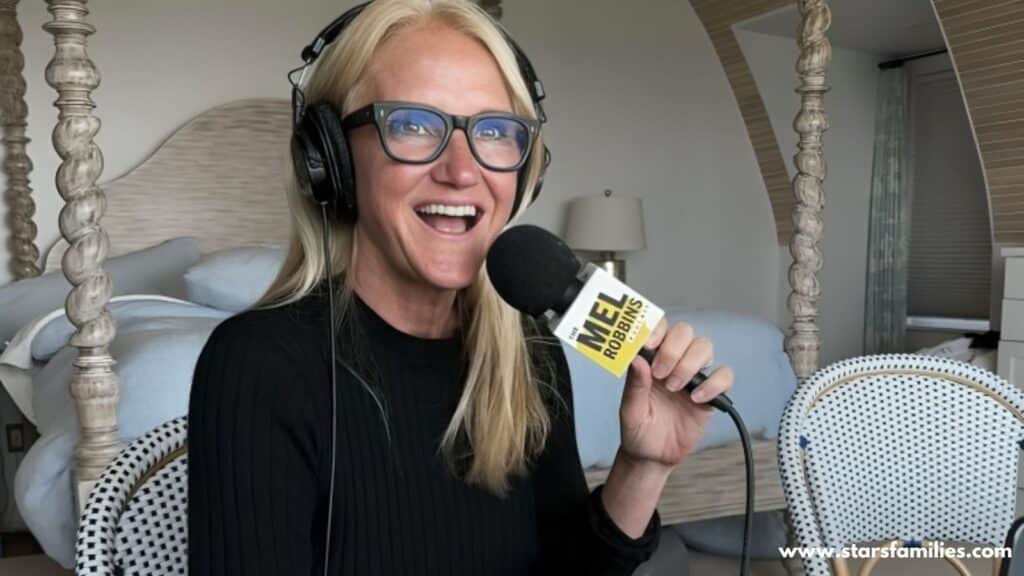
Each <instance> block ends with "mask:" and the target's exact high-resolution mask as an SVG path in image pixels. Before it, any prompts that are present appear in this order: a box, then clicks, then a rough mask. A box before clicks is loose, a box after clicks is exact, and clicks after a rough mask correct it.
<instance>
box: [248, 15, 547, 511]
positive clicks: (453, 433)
mask: <svg viewBox="0 0 1024 576" xmlns="http://www.w3.org/2000/svg"><path fill="white" fill-rule="evenodd" d="M433 22H436V23H441V24H444V25H447V26H449V27H451V28H453V29H455V30H457V31H459V32H462V33H464V34H466V35H468V36H470V37H472V38H475V39H476V40H478V41H479V42H481V43H482V44H483V45H484V46H485V47H486V48H487V49H488V50H489V51H490V53H491V55H492V56H493V57H494V59H495V61H496V62H497V64H498V67H499V69H500V70H501V72H502V75H503V76H504V78H505V81H506V88H507V90H508V92H509V96H510V98H511V100H512V103H513V110H514V112H515V113H517V114H520V115H524V116H528V117H531V118H536V112H535V110H534V108H533V103H532V100H531V99H530V95H529V92H528V91H527V87H526V84H525V83H524V81H523V78H522V76H521V74H520V71H519V67H518V64H517V62H516V58H515V55H514V53H513V52H512V50H511V48H510V47H509V45H508V43H507V42H506V40H505V38H504V37H503V36H502V33H501V31H500V30H499V29H498V28H497V27H496V24H495V23H494V21H493V20H491V18H490V17H489V16H488V15H487V14H486V13H485V12H484V11H483V9H482V8H480V7H479V6H477V5H476V4H474V3H473V2H470V1H469V0H376V1H374V2H372V3H371V4H370V5H368V6H367V7H366V8H365V9H364V10H363V12H362V13H361V14H360V15H359V16H358V17H356V19H355V20H354V21H353V22H352V23H351V24H350V25H349V27H348V28H346V30H345V31H344V33H343V34H342V36H341V38H340V39H338V40H337V41H336V42H334V43H333V44H332V45H331V46H329V47H328V48H327V49H326V50H325V52H324V53H323V54H322V55H321V57H320V58H319V60H318V62H317V67H316V70H315V71H314V72H313V74H312V76H311V79H310V81H309V83H308V85H307V87H306V88H305V95H306V101H307V105H308V104H312V103H316V102H330V103H332V104H334V106H335V107H336V108H337V109H338V110H339V112H340V113H341V114H342V115H345V114H347V113H349V112H350V111H351V110H352V107H353V105H354V104H357V103H358V102H359V95H360V91H361V90H362V82H363V79H364V75H365V72H366V70H367V69H368V66H369V64H370V62H371V59H372V57H373V55H374V53H375V52H376V50H377V48H378V47H379V46H380V44H381V43H383V42H384V41H385V40H387V39H388V38H390V37H391V36H392V35H394V34H395V33H396V32H397V31H398V30H401V29H403V28H406V27H409V26H413V25H417V24H425V23H433ZM543 149H544V143H543V139H542V137H538V139H537V141H536V142H535V143H534V151H535V152H534V153H533V154H532V157H531V160H530V164H529V166H528V167H527V171H526V174H527V182H526V187H525V189H526V190H532V189H533V185H534V183H535V182H536V181H537V178H538V177H539V174H540V171H541V167H542V163H543V158H542V156H543V154H541V153H540V151H543ZM289 172H290V173H289V175H288V186H287V187H288V191H287V192H288V205H289V208H290V212H291V219H292V232H291V238H290V242H289V249H288V254H287V256H286V258H285V262H284V265H283V266H282V268H281V271H280V272H279V273H278V275H277V277H276V278H275V280H274V282H273V283H272V285H271V287H270V288H269V289H268V290H267V293H266V294H265V295H264V296H263V298H261V300H260V302H259V303H258V304H257V307H264V308H266V307H273V306H280V305H284V304H288V303H291V302H294V301H296V300H299V299H301V298H303V297H305V296H306V295H307V294H309V293H310V292H311V291H312V290H313V289H314V288H316V287H317V285H318V284H319V283H320V280H321V279H322V278H323V277H324V271H325V267H326V266H327V263H326V262H325V261H324V260H325V258H324V247H323V243H322V223H321V212H320V207H319V205H317V204H316V203H315V202H314V201H313V200H312V199H311V198H310V197H309V196H308V195H307V194H305V193H304V192H303V191H302V190H301V188H300V185H299V183H298V181H297V179H296V178H295V175H294V173H291V171H289ZM525 207H526V202H522V203H521V205H520V206H519V207H518V210H517V213H516V214H514V215H513V220H515V219H516V218H518V216H519V215H520V214H521V213H522V212H523V210H524V209H525ZM329 227H330V229H329V230H328V233H329V234H330V237H331V241H330V248H331V250H330V255H329V258H330V270H331V272H332V274H333V275H336V276H337V275H341V274H342V273H343V272H344V271H345V270H347V269H348V268H349V267H350V266H351V264H352V263H353V262H354V261H355V258H356V254H357V246H356V242H355V238H356V235H355V233H354V226H353V225H350V224H345V223H342V222H339V221H337V220H333V221H332V222H331V223H330V224H329ZM352 298H353V294H352V289H351V286H350V285H349V282H348V281H343V282H342V283H341V288H340V290H338V299H339V302H338V309H339V313H338V321H339V323H340V322H341V320H340V319H342V318H345V317H346V311H347V310H349V309H350V307H351V302H352ZM456 303H457V305H456V308H457V314H458V316H459V322H460V324H459V325H460V326H462V328H463V329H462V333H463V335H464V346H463V349H464V350H465V355H466V358H467V360H468V362H469V368H468V371H467V372H466V380H465V383H464V387H463V391H462V396H461V398H460V400H459V403H458V406H457V407H456V409H455V414H454V415H453V416H452V419H451V421H450V422H449V424H448V427H447V429H446V431H445V434H444V437H443V438H442V441H441V451H442V452H443V453H444V455H445V457H446V459H447V461H448V462H449V463H450V464H454V463H455V462H456V461H457V460H458V458H459V455H458V454H457V446H462V445H464V444H463V443H468V448H469V449H470V450H471V454H472V460H471V462H469V463H468V467H467V468H466V469H465V472H464V478H465V480H466V481H467V482H469V483H472V484H480V485H483V486H485V487H486V488H488V489H490V490H491V491H492V492H494V493H496V494H499V495H502V494H504V493H505V491H506V490H507V486H508V481H507V477H508V475H509V474H522V473H524V472H525V471H526V469H527V465H528V463H529V462H530V460H531V459H533V458H534V457H536V455H537V454H538V453H539V452H540V451H541V450H542V449H543V446H544V442H545V439H546V437H547V434H548V430H549V428H550V418H549V415H548V412H547V409H546V408H545V403H544V394H542V388H547V389H549V390H550V388H551V387H552V386H553V384H554V378H555V376H554V369H553V366H552V363H551V362H550V361H544V360H545V359H546V356H547V355H546V354H539V355H538V354H534V361H535V362H531V354H530V348H529V347H528V343H527V338H526V337H524V332H523V330H524V326H523V323H522V321H521V316H520V313H519V312H518V311H516V310H515V309H513V308H511V307H510V306H508V305H507V304H506V303H505V302H504V301H503V300H502V299H501V298H500V297H499V296H498V294H497V293H496V292H495V290H494V287H493V286H492V285H491V282H490V279H489V278H488V277H487V272H486V268H485V267H484V266H481V268H480V271H479V273H478V274H477V277H476V279H475V280H474V281H473V283H472V284H471V285H470V286H468V287H466V288H465V289H463V290H461V291H460V292H459V294H458V295H457V297H456ZM531 322H532V321H531ZM526 328H528V329H529V328H534V330H531V332H532V333H536V330H535V328H536V327H529V326H527V327H526ZM335 329H337V326H336V327H335ZM555 346H557V344H555ZM537 359H540V360H542V362H540V363H536V360H537ZM539 368H543V371H544V372H545V373H546V375H545V376H544V377H540V375H539V374H537V372H539ZM364 387H367V390H368V392H370V393H371V394H373V391H372V390H370V387H368V386H366V385H365V383H364ZM374 400H376V401H377V404H378V406H379V407H380V408H381V411H382V413H384V412H385V411H384V408H383V404H382V403H381V401H380V399H379V398H377V397H376V396H374ZM383 415H384V417H385V419H386V417H387V416H386V413H384V414H383Z"/></svg>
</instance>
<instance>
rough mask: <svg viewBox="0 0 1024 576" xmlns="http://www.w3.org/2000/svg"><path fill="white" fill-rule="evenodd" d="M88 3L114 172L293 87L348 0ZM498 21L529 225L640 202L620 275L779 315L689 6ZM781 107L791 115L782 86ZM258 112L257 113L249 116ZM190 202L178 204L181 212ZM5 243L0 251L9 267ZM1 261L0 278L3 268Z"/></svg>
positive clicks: (752, 184)
mask: <svg viewBox="0 0 1024 576" xmlns="http://www.w3.org/2000/svg"><path fill="white" fill-rule="evenodd" d="M303 2H304V6H302V8H301V9H298V8H296V6H295V4H294V3H291V2H289V3H284V2H275V1H270V0H264V1H261V2H253V1H251V0H246V1H242V0H228V1H224V2H217V3H210V2H205V1H203V0H182V1H178V2H173V3H167V2H160V3H143V2H130V3H124V2H114V1H113V0H94V1H93V2H90V9H91V11H92V14H91V20H92V22H94V23H95V24H96V26H97V29H98V33H97V34H96V35H94V36H92V37H91V38H90V41H89V53H90V55H91V56H92V58H93V59H94V61H95V62H96V63H97V65H98V67H99V68H100V72H101V74H102V75H103V81H102V84H101V86H100V87H99V89H98V90H96V91H95V92H94V95H93V98H94V100H95V101H96V103H97V109H96V113H97V115H98V116H99V117H100V119H101V120H102V122H103V128H102V129H101V131H100V132H99V134H98V136H97V137H96V141H97V143H98V144H99V145H100V147H101V149H102V151H103V154H104V157H105V161H106V167H105V169H104V171H103V178H102V180H107V179H110V178H113V177H116V176H117V175H119V174H122V173H124V172H125V171H127V170H128V169H130V168H131V167H132V166H133V165H134V164H136V163H137V162H139V161H140V160H142V159H143V158H144V157H145V156H146V155H147V154H148V153H150V152H151V151H152V150H153V149H154V147H156V146H157V145H158V144H159V142H160V141H161V140H162V139H163V138H164V137H166V136H167V135H168V133H170V132H171V131H172V130H173V129H174V128H175V127H177V126H179V125H180V124H181V123H182V122H184V121H185V120H186V119H188V118H189V117H190V116H192V115H194V114H195V113H197V112H199V111H201V110H203V109H205V108H208V107H210V106H213V105H216V104H219V103H222V102H225V101H229V100H231V99H235V98H242V97H251V96H279V97H286V96H287V95H288V85H287V83H286V82H285V78H284V74H285V71H286V70H287V69H288V68H290V67H292V66H294V65H295V64H296V63H297V61H298V52H299V50H300V49H301V47H302V46H303V45H304V44H305V43H306V42H308V41H309V40H310V39H311V37H312V35H313V34H314V33H315V32H316V31H317V30H319V27H320V26H322V25H323V24H324V23H325V22H327V21H328V20H329V19H330V18H332V17H333V16H335V15H336V14H337V13H340V11H342V10H343V9H344V8H346V7H347V6H349V5H350V4H351V2H327V1H326V0H303ZM506 4H507V6H506V8H505V22H506V24H507V26H508V27H509V28H510V29H511V30H512V31H513V32H514V33H515V34H516V36H517V39H518V40H519V41H520V43H521V44H522V45H523V46H524V49H525V50H526V51H527V52H528V53H529V54H530V56H531V58H532V59H533V60H534V63H535V65H536V68H537V69H538V72H539V74H540V75H541V77H542V79H543V80H544V81H545V84H546V87H547V89H548V93H549V98H548V100H547V111H548V115H549V117H550V124H549V125H548V129H547V134H548V141H549V143H550V146H551V148H552V151H553V154H554V159H555V160H554V165H553V167H552V169H551V172H550V174H549V177H548V179H547V181H546V186H545V191H544V194H543V195H542V197H541V201H540V202H539V203H538V205H537V206H535V209H534V210H533V212H532V214H531V215H530V218H529V219H530V220H531V221H533V222H535V223H539V224H541V225H544V226H546V227H551V228H554V229H556V230H559V231H560V229H561V225H562V222H563V217H564V216H563V204H564V203H565V202H566V201H567V200H568V199H569V198H571V197H573V196H577V195H583V194H597V193H600V192H601V191H602V190H603V189H604V188H612V189H613V190H615V191H617V192H618V193H621V194H635V195H638V196H641V197H643V198H644V199H645V210H646V214H647V218H648V221H647V225H648V244H649V247H648V249H647V250H645V251H643V252H639V253H636V254H631V255H629V256H628V257H627V260H628V266H629V276H630V280H631V281H632V282H633V283H634V284H635V285H636V286H637V288H639V289H640V290H642V291H643V292H645V293H646V294H647V295H649V296H650V297H651V298H653V299H655V300H657V301H659V302H661V303H664V304H681V305H688V306H717V307H723V308H730V309H733V310H737V311H742V312H748V313H752V314H759V315H762V316H765V317H767V318H770V319H772V320H774V319H775V318H776V315H777V300H778V295H777V290H778V285H779V282H778V276H779V270H778V265H777V253H776V249H775V243H774V240H773V238H774V223H773V222H772V219H771V212H770V208H769V204H768V199H767V195H766V193H765V190H764V186H763V184H762V182H761V180H760V177H759V175H758V172H757V166H756V163H755V160H754V157H753V152H752V151H751V148H750V144H749V141H748V139H747V136H746V133H745V131H744V129H743V126H742V123H741V120H740V116H739V112H738V110H737V108H736V104H735V100H734V98H733V96H732V93H731V91H730V90H729V87H728V85H727V83H726V80H725V76H724V73H723V71H722V69H721V66H720V65H719V63H718V60H717V58H716V57H715V56H714V53H713V51H712V48H711V44H710V42H709V40H708V38H707V35H706V33H705V32H704V30H703V28H702V27H701V25H700V23H699V20H698V19H697V18H696V16H695V14H694V13H693V11H692V9H691V7H690V6H689V4H688V3H686V2H678V1H675V0H652V1H650V2H647V3H645V4H643V8H642V9H639V8H638V6H639V5H638V4H634V3H623V2H617V1H613V0H589V1H586V2H584V1H582V0H578V1H573V2H569V1H563V2H557V3H555V2H544V1H542V0H516V1H515V2H507V3H506ZM20 10H21V21H22V27H23V29H24V31H25V41H24V52H25V59H26V70H27V74H26V76H27V80H28V90H29V94H28V98H27V100H28V103H29V110H30V118H29V136H30V137H31V138H32V143H31V144H30V145H29V154H30V156H31V158H32V160H33V162H34V163H35V170H34V171H33V173H32V181H33V188H34V189H35V194H34V196H35V198H36V201H37V203H38V215H37V218H36V220H37V222H38V224H39V244H40V246H41V247H44V248H45V247H46V246H49V244H50V243H51V242H52V241H54V240H55V239H56V237H57V234H58V232H57V229H56V219H57V218H56V215H57V211H58V209H59V207H60V206H61V202H60V201H59V198H58V196H57V193H56V191H55V189H54V186H53V184H52V181H53V178H52V174H53V173H54V171H55V170H56V167H57V165H58V164H59V162H58V158H57V156H56V154H55V153H54V152H53V149H52V146H51V144H50V136H49V133H50V131H51V130H52V127H53V123H54V119H55V116H56V110H55V109H54V108H53V107H52V101H53V100H54V99H55V93H54V92H53V90H52V89H51V88H49V87H48V86H47V85H46V84H45V82H44V80H43V69H44V67H45V65H46V62H47V61H48V60H49V58H50V56H51V52H52V42H51V40H50V37H49V35H48V34H46V33H45V32H43V31H42V30H41V29H40V26H42V24H43V23H44V22H46V21H47V20H48V19H49V14H48V13H46V12H45V10H44V4H43V3H41V2H23V3H22V5H21V6H20ZM789 107H790V108H793V109H795V100H794V99H793V98H790V102H789ZM253 121H259V119H253ZM183 209H185V207H183ZM7 258H8V256H7V254H6V252H5V251H3V250H2V249H0V259H2V260H3V261H4V262H6V261H7ZM9 278H10V277H9V272H8V271H7V270H6V269H5V270H3V271H0V283H4V282H6V281H8V280H9Z"/></svg>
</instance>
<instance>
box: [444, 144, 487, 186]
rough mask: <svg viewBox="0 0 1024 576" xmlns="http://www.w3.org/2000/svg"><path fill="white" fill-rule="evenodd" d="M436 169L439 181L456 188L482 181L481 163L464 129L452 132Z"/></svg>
mask: <svg viewBox="0 0 1024 576" xmlns="http://www.w3.org/2000/svg"><path fill="white" fill-rule="evenodd" d="M434 171H435V176H434V177H435V178H436V179H437V180H438V181H440V182H445V183H448V184H451V185H453V186H455V187H456V188H468V187H470V186H473V185H475V184H476V183H477V182H479V181H480V165H479V164H477V162H476V158H474V157H473V152H472V150H470V148H469V140H468V139H467V136H466V133H465V132H464V131H462V130H456V131H455V132H454V133H453V134H452V136H451V140H449V141H448V146H447V147H446V148H445V150H444V152H442V153H441V157H440V158H439V159H438V162H437V164H436V165H435V166H434Z"/></svg>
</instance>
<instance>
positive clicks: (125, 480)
mask: <svg viewBox="0 0 1024 576" xmlns="http://www.w3.org/2000/svg"><path fill="white" fill-rule="evenodd" d="M187 436H188V422H187V419H186V417H184V416H182V417H180V418H176V419H174V420H171V421H169V422H165V423H164V424H161V425H160V426H158V427H157V428H154V429H153V430H151V431H149V432H147V433H146V434H144V435H143V436H141V437H139V438H138V439H137V440H135V441H134V442H132V443H131V444H130V445H129V446H128V447H127V448H126V449H125V450H124V451H123V452H121V454H119V455H118V457H117V459H116V460H114V462H113V463H111V465H110V466H109V467H107V469H106V470H105V471H104V472H103V475H102V476H101V477H100V480H99V482H98V483H97V484H96V486H95V488H93V490H92V492H91V493H90V494H89V500H88V502H87V504H86V507H85V513H84V514H83V516H82V520H81V523H80V524H79V527H78V541H77V543H76V558H75V573H76V574H78V575H80V576H81V575H87V574H88V575H92V574H97V575H104V576H106V575H115V574H117V575H125V576H130V575H136V574H137V575H140V576H142V575H145V576H161V575H164V574H187V573H188V453H187V448H186V446H187V445H186V441H187Z"/></svg>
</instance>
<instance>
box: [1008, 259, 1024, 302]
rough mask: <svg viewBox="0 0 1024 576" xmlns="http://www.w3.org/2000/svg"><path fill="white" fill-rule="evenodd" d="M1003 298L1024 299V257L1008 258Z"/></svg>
mask: <svg viewBox="0 0 1024 576" xmlns="http://www.w3.org/2000/svg"><path fill="white" fill-rule="evenodd" d="M1003 298H1009V299H1011V300H1024V258H1007V259H1006V281H1005V282H1004V283H1003Z"/></svg>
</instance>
